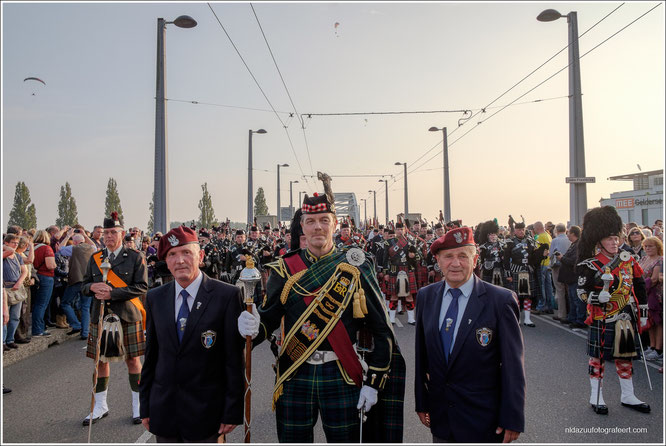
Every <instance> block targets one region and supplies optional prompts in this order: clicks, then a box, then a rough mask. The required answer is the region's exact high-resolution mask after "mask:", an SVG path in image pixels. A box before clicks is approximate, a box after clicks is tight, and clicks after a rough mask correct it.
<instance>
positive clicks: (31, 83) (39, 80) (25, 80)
mask: <svg viewBox="0 0 666 446" xmlns="http://www.w3.org/2000/svg"><path fill="white" fill-rule="evenodd" d="M27 81H30V84H29V85H33V92H32V95H33V96H34V95H35V92H34V84H33V83H34V82H41V83H42V84H44V86H46V82H44V81H43V80H41V79H40V78H38V77H26V78H25V79H23V82H27Z"/></svg>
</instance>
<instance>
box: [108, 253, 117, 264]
mask: <svg viewBox="0 0 666 446" xmlns="http://www.w3.org/2000/svg"><path fill="white" fill-rule="evenodd" d="M115 259H116V255H115V254H114V253H111V254H109V263H113V261H114V260H115Z"/></svg>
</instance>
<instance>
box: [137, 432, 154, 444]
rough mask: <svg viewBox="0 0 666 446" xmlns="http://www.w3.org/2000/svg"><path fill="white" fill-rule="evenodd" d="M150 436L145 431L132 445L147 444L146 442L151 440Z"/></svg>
mask: <svg viewBox="0 0 666 446" xmlns="http://www.w3.org/2000/svg"><path fill="white" fill-rule="evenodd" d="M152 436H153V434H151V433H150V432H148V431H145V432H144V433H143V434H141V436H140V437H139V438H138V439H137V440H136V441H135V442H134V443H148V441H149V440H150V439H151V438H152Z"/></svg>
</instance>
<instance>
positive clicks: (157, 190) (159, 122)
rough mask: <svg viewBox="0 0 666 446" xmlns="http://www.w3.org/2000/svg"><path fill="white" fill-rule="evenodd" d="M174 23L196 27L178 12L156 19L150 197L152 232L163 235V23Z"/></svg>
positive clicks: (165, 212) (166, 211) (165, 227)
mask: <svg viewBox="0 0 666 446" xmlns="http://www.w3.org/2000/svg"><path fill="white" fill-rule="evenodd" d="M171 23H173V24H174V25H176V26H178V27H179V28H193V27H195V26H197V22H196V20H194V19H193V18H192V17H190V16H187V15H181V16H180V17H178V18H177V19H176V20H174V21H173V22H167V21H166V20H164V19H163V18H159V19H157V80H156V91H155V179H154V181H155V183H154V192H153V193H154V198H153V231H155V232H158V231H159V232H161V233H163V234H166V233H167V231H168V230H169V187H168V181H167V177H168V163H167V143H166V99H165V95H166V85H165V79H164V78H165V71H166V70H165V66H164V60H165V57H166V54H165V47H164V38H165V35H166V26H167V25H168V24H171Z"/></svg>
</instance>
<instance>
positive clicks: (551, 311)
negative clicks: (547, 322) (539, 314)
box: [544, 310, 555, 314]
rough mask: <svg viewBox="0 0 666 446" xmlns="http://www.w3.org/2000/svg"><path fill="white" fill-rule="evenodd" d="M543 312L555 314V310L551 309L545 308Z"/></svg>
mask: <svg viewBox="0 0 666 446" xmlns="http://www.w3.org/2000/svg"><path fill="white" fill-rule="evenodd" d="M544 313H546V314H555V312H554V311H553V310H546V311H544Z"/></svg>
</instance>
